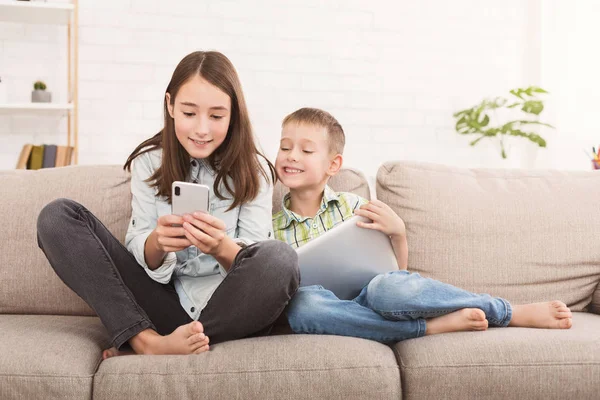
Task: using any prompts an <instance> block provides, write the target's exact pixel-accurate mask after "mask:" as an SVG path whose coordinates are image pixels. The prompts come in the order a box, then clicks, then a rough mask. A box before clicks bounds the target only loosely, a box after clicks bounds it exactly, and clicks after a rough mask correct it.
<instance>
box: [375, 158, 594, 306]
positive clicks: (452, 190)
mask: <svg viewBox="0 0 600 400" xmlns="http://www.w3.org/2000/svg"><path fill="white" fill-rule="evenodd" d="M377 197H378V198H379V199H381V200H382V201H383V202H385V203H387V204H389V205H390V206H391V207H392V208H393V209H394V210H395V211H396V212H397V213H398V214H399V215H400V216H401V217H402V218H403V219H404V221H405V222H406V228H407V234H408V246H409V258H408V269H409V270H410V271H415V272H420V273H421V274H422V275H424V276H427V277H431V278H435V279H439V280H441V281H444V282H447V283H450V284H453V285H456V286H459V287H462V288H464V289H467V290H470V291H474V292H480V293H481V292H486V293H490V294H492V295H495V296H500V297H503V298H506V299H507V300H509V301H510V302H512V303H527V302H535V301H544V300H552V299H558V300H562V301H564V302H565V303H567V305H569V306H571V308H572V310H574V311H580V310H584V309H586V307H588V305H589V304H590V301H591V299H592V294H593V293H594V290H595V289H596V287H597V286H598V282H599V280H600V239H599V238H600V235H599V230H598V229H599V224H598V221H599V219H598V215H599V214H598V211H599V207H598V205H599V204H600V172H592V171H590V172H585V171H573V172H563V171H525V170H484V169H463V168H455V167H446V166H441V165H434V164H425V163H416V162H388V163H385V164H384V165H383V166H382V167H381V168H380V169H379V171H378V173H377Z"/></svg>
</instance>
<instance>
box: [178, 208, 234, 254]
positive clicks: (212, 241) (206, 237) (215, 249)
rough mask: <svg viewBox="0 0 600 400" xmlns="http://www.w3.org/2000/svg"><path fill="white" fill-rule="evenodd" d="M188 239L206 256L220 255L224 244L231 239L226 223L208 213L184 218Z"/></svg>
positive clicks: (184, 227)
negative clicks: (226, 231)
mask: <svg viewBox="0 0 600 400" xmlns="http://www.w3.org/2000/svg"><path fill="white" fill-rule="evenodd" d="M183 221H184V222H183V228H182V229H183V230H184V235H185V237H186V239H187V240H188V241H189V242H190V243H191V244H193V245H194V246H196V247H197V248H199V249H200V251H202V252H203V253H204V254H211V255H212V256H215V255H218V254H219V252H220V250H221V248H222V246H223V243H224V242H225V241H226V240H227V239H229V237H228V236H227V235H226V234H225V229H226V226H225V223H224V222H223V221H221V220H220V219H219V218H216V217H214V216H212V215H210V214H208V213H204V212H195V213H193V214H185V215H184V216H183Z"/></svg>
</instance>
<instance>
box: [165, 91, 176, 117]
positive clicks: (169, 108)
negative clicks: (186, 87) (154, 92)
mask: <svg viewBox="0 0 600 400" xmlns="http://www.w3.org/2000/svg"><path fill="white" fill-rule="evenodd" d="M165 100H166V101H167V111H169V115H170V116H171V118H175V117H174V116H173V105H172V104H171V93H169V92H167V93H166V94H165Z"/></svg>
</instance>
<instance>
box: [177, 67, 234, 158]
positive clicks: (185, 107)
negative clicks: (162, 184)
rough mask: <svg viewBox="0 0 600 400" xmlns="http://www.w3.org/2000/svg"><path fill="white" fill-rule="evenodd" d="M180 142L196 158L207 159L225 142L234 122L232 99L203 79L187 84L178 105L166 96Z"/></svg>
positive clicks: (195, 78)
mask: <svg viewBox="0 0 600 400" xmlns="http://www.w3.org/2000/svg"><path fill="white" fill-rule="evenodd" d="M166 98H167V108H168V110H169V114H170V115H171V117H172V118H173V119H174V123H175V134H176V135H177V140H179V143H181V145H182V146H183V148H184V149H185V150H186V151H187V152H188V154H189V155H190V156H191V157H193V158H207V157H208V156H210V155H211V154H212V153H213V152H214V151H215V150H216V149H217V148H218V147H219V146H220V145H221V143H223V141H224V140H225V137H226V136H227V130H228V129H229V121H230V120H231V99H230V98H229V96H228V95H227V94H225V93H224V92H223V91H221V89H219V88H217V87H216V86H214V85H212V84H211V83H209V82H208V81H207V80H205V79H204V78H202V77H201V76H200V75H195V76H194V77H193V78H190V79H189V80H188V81H187V82H185V83H184V84H183V85H182V86H181V88H180V89H179V92H178V93H177V96H176V97H175V101H174V103H173V104H171V94H170V93H167V94H166Z"/></svg>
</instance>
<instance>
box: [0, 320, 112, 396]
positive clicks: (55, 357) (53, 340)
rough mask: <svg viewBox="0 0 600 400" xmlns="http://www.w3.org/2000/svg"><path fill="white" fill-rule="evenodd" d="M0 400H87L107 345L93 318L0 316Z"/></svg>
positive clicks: (103, 330) (96, 321) (101, 330)
mask: <svg viewBox="0 0 600 400" xmlns="http://www.w3.org/2000/svg"><path fill="white" fill-rule="evenodd" d="M0 338H1V340H0V399H3V400H8V399H91V398H92V382H93V378H94V373H95V372H96V369H97V367H98V364H99V363H100V361H101V359H102V350H103V349H105V348H106V347H108V344H109V342H108V336H107V333H106V330H105V329H104V327H103V326H102V324H101V323H100V320H99V319H98V318H96V317H74V316H53V315H0Z"/></svg>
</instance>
